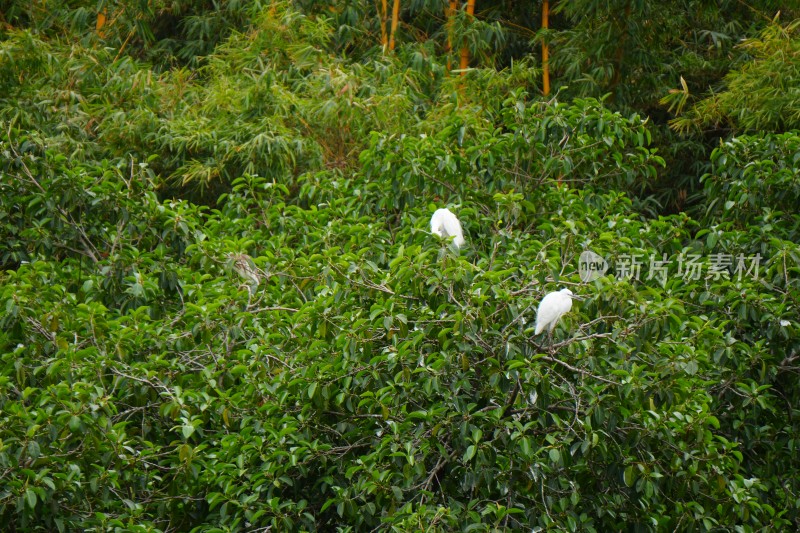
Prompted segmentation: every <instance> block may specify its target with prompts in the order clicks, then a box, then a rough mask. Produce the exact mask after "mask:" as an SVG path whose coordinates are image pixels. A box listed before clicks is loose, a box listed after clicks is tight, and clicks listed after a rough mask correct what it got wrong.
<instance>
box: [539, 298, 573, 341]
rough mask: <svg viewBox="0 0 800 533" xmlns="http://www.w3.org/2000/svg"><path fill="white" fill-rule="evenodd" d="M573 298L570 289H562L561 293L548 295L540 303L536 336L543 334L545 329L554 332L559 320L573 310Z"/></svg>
mask: <svg viewBox="0 0 800 533" xmlns="http://www.w3.org/2000/svg"><path fill="white" fill-rule="evenodd" d="M572 298H573V296H572V291H571V290H569V289H561V290H560V291H557V292H551V293H548V294H546V295H545V297H544V298H542V301H541V302H540V303H539V309H538V310H537V311H536V331H535V333H534V335H538V334H539V333H541V332H543V331H544V330H545V328H547V330H548V331H553V328H555V327H556V323H557V322H558V319H559V318H561V316H562V315H563V314H564V313H568V312H569V310H570V309H572Z"/></svg>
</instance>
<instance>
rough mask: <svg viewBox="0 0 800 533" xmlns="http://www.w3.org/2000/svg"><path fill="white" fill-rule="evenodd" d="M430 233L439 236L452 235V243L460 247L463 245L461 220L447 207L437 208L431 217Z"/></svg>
mask: <svg viewBox="0 0 800 533" xmlns="http://www.w3.org/2000/svg"><path fill="white" fill-rule="evenodd" d="M431 233H433V234H435V235H438V236H439V237H442V238H445V237H453V245H454V246H455V247H456V248H461V247H462V246H463V245H464V242H465V241H464V232H462V231H461V222H459V221H458V218H457V217H456V216H455V215H454V214H453V213H452V212H451V211H450V210H449V209H447V208H444V209H437V210H436V212H435V213H433V216H432V217H431Z"/></svg>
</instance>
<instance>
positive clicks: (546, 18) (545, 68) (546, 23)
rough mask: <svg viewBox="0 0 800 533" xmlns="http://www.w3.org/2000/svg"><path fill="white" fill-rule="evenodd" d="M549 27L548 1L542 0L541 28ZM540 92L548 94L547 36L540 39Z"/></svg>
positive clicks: (548, 62)
mask: <svg viewBox="0 0 800 533" xmlns="http://www.w3.org/2000/svg"><path fill="white" fill-rule="evenodd" d="M549 27H550V2H549V1H548V0H544V3H543V4H542V29H544V30H546V29H547V28H549ZM542 92H543V93H544V95H545V96H547V95H549V94H550V46H549V45H548V44H547V38H545V39H544V40H543V41H542Z"/></svg>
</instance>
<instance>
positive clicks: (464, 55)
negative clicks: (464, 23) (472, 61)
mask: <svg viewBox="0 0 800 533" xmlns="http://www.w3.org/2000/svg"><path fill="white" fill-rule="evenodd" d="M474 14H475V0H467V17H468V18H472V16H473V15H474ZM468 67H469V48H468V47H467V43H466V42H465V43H464V44H463V46H462V47H461V62H460V63H459V66H458V68H459V69H460V70H461V75H462V76H464V75H465V74H466V73H467V72H466V71H467V68H468Z"/></svg>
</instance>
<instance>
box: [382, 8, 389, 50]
mask: <svg viewBox="0 0 800 533" xmlns="http://www.w3.org/2000/svg"><path fill="white" fill-rule="evenodd" d="M388 18H389V8H388V6H387V4H386V0H381V49H382V50H383V51H384V52H386V47H387V46H388V45H389V37H388V36H387V35H386V21H387V19H388Z"/></svg>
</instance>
